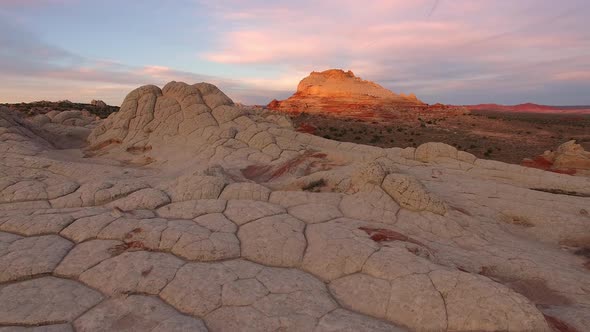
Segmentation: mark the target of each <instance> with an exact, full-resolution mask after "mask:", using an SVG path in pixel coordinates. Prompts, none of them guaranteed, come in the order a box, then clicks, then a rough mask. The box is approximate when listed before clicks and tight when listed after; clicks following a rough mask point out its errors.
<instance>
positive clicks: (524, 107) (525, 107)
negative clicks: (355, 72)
mask: <svg viewBox="0 0 590 332" xmlns="http://www.w3.org/2000/svg"><path fill="white" fill-rule="evenodd" d="M464 107H465V108H467V109H468V110H470V111H499V112H521V113H562V114H563V113H569V114H590V106H548V105H539V104H533V103H526V104H518V105H498V104H479V105H464Z"/></svg>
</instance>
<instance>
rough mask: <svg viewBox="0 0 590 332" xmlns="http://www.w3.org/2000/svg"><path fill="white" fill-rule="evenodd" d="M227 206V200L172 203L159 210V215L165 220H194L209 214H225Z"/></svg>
mask: <svg viewBox="0 0 590 332" xmlns="http://www.w3.org/2000/svg"><path fill="white" fill-rule="evenodd" d="M225 205H226V201H225V200H221V199H201V200H196V201H185V202H177V203H171V204H168V205H165V206H163V207H161V208H159V209H158V210H157V212H158V215H160V216H161V217H164V218H170V219H173V218H178V219H193V218H196V217H199V216H202V215H205V214H209V213H220V212H223V210H225Z"/></svg>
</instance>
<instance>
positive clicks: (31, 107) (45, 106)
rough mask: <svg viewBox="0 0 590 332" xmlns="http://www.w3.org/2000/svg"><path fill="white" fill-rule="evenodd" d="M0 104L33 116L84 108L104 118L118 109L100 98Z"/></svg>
mask: <svg viewBox="0 0 590 332" xmlns="http://www.w3.org/2000/svg"><path fill="white" fill-rule="evenodd" d="M0 106H6V107H8V108H9V109H12V110H16V111H19V112H21V113H24V114H25V115H27V116H34V115H38V114H46V113H48V112H51V111H72V110H78V111H83V110H86V111H88V112H90V113H91V114H94V115H96V116H98V117H100V118H106V117H107V116H109V115H110V114H111V113H113V112H117V111H119V107H118V106H111V105H107V104H105V103H104V102H103V101H100V100H93V101H91V102H90V103H89V104H84V103H74V102H71V101H69V100H61V101H46V100H42V101H34V102H30V103H14V104H0Z"/></svg>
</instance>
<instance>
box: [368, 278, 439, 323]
mask: <svg viewBox="0 0 590 332" xmlns="http://www.w3.org/2000/svg"><path fill="white" fill-rule="evenodd" d="M361 287H362V286H361ZM384 318H386V319H387V320H389V321H390V322H394V323H396V324H398V325H402V326H407V327H408V328H410V329H411V330H415V331H445V330H447V313H446V308H445V301H444V299H443V297H442V295H441V294H440V293H439V292H438V291H437V290H436V288H434V286H433V284H432V282H431V281H430V278H429V277H428V275H427V274H413V275H406V276H403V277H400V278H398V279H395V280H393V281H391V293H390V299H389V304H388V306H387V313H386V316H385V317H384Z"/></svg>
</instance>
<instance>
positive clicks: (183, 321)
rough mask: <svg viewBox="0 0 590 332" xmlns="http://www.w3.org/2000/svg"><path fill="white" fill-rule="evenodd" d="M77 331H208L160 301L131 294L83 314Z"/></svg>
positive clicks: (75, 324)
mask: <svg viewBox="0 0 590 332" xmlns="http://www.w3.org/2000/svg"><path fill="white" fill-rule="evenodd" d="M74 326H75V328H76V331H138V330H142V331H161V332H168V331H179V332H180V331H203V332H205V331H207V328H206V327H205V324H203V322H202V321H201V320H200V319H198V318H193V317H188V316H185V315H182V314H180V313H179V312H177V311H176V310H174V309H173V308H172V307H170V306H168V305H167V304H165V303H163V302H162V301H161V300H160V299H158V298H155V297H151V296H142V295H131V296H127V297H118V298H112V299H109V300H107V301H104V302H103V303H101V304H99V305H98V306H96V307H94V308H92V309H91V310H90V311H89V312H87V313H85V314H84V315H82V317H80V318H78V319H77V320H76V322H75V323H74Z"/></svg>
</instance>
